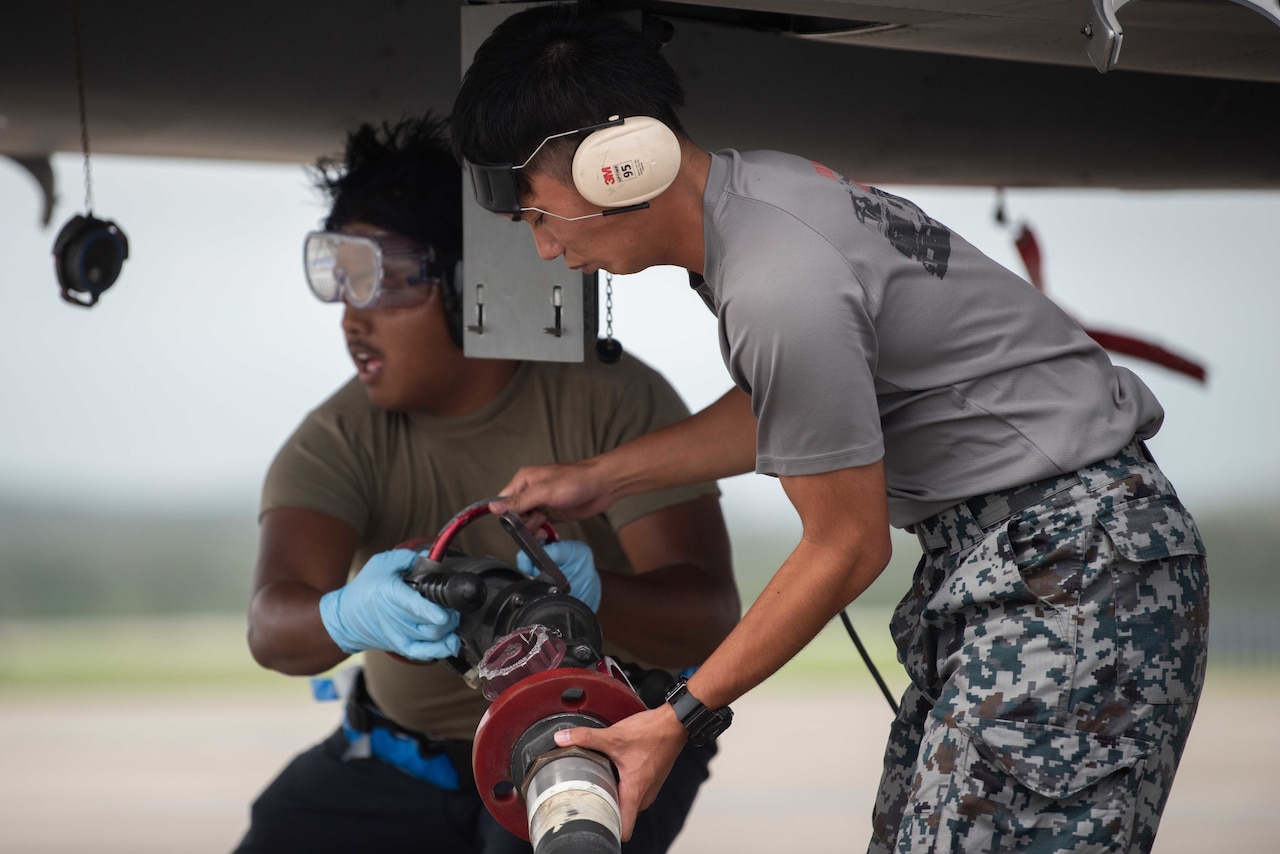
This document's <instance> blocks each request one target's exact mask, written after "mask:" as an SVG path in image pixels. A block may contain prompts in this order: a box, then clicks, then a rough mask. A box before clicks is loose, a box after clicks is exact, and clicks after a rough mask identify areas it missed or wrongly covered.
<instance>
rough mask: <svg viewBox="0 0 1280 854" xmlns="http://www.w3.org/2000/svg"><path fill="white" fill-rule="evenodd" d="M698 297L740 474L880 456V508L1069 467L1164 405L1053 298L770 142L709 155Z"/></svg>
mask: <svg viewBox="0 0 1280 854" xmlns="http://www.w3.org/2000/svg"><path fill="white" fill-rule="evenodd" d="M703 226H704V233H705V235H706V266H705V267H704V270H705V279H706V281H705V283H704V284H702V285H701V286H700V287H699V292H700V293H701V295H702V297H703V299H704V300H705V301H706V302H707V304H708V306H709V307H711V309H712V311H714V312H715V314H716V316H717V318H718V319H719V325H720V349H721V352H722V353H723V355H724V360H725V365H726V366H727V367H728V369H729V372H730V374H731V375H732V377H733V381H734V382H735V383H736V384H737V385H738V387H739V388H741V389H742V390H743V391H745V392H747V393H748V394H750V395H751V401H752V408H753V409H754V410H755V414H756V417H757V418H758V419H759V429H758V433H757V445H756V454H757V457H756V471H758V472H760V473H763V474H771V475H805V474H815V473H819V472H827V471H834V470H837V469H842V468H849V467H852V466H861V465H866V464H869V463H873V462H875V461H876V460H878V459H880V458H881V457H883V458H884V466H885V478H886V481H887V487H888V498H889V517H890V520H891V522H892V523H893V524H894V525H895V526H899V527H906V526H908V525H911V524H913V523H915V522H917V521H919V520H921V519H924V518H926V517H928V516H931V515H933V514H935V513H937V512H939V511H941V510H943V509H945V508H947V507H949V506H951V505H953V504H955V503H957V502H958V501H962V500H964V499H966V498H970V497H972V496H975V495H981V494H984V493H987V492H992V491H994V490H998V489H1006V488H1009V487H1013V486H1019V485H1021V484H1024V483H1030V482H1032V481H1036V480H1039V479H1041V478H1045V477H1050V476H1053V475H1056V474H1063V473H1066V472H1070V471H1074V470H1075V469H1077V468H1080V467H1081V466H1084V465H1088V464H1089V463H1093V462H1096V461H1098V460H1100V459H1104V458H1106V457H1108V456H1110V455H1111V454H1113V453H1114V452H1116V451H1117V450H1119V449H1120V448H1122V447H1124V446H1125V445H1126V444H1127V443H1128V442H1129V441H1130V440H1132V439H1133V438H1134V436H1135V435H1136V436H1138V437H1139V438H1143V439H1145V438H1148V437H1150V436H1152V435H1154V434H1155V432H1156V430H1158V429H1159V427H1160V423H1161V421H1162V420H1163V418H1164V411H1163V409H1162V408H1161V407H1160V404H1159V402H1158V401H1157V400H1156V399H1155V396H1154V395H1153V394H1152V393H1151V391H1150V389H1148V388H1147V387H1146V385H1144V384H1143V382H1142V381H1141V380H1140V379H1139V378H1138V377H1137V376H1136V375H1135V374H1133V373H1132V372H1131V371H1128V370H1126V369H1124V368H1118V367H1116V366H1114V365H1112V364H1111V361H1110V359H1109V358H1108V357H1107V354H1106V352H1105V351H1103V349H1102V348H1101V347H1100V346H1098V345H1097V344H1096V343H1095V342H1094V341H1093V339H1091V338H1090V337H1089V336H1088V334H1086V333H1085V331H1084V330H1083V329H1082V328H1081V327H1080V325H1079V324H1077V323H1076V322H1075V321H1073V320H1072V319H1071V318H1070V317H1069V316H1068V315H1067V314H1066V313H1065V312H1063V311H1062V310H1061V309H1060V308H1058V306H1057V305H1055V304H1054V303H1053V302H1052V301H1051V300H1049V299H1048V298H1047V297H1045V296H1044V295H1043V294H1041V293H1040V292H1039V291H1037V290H1036V289H1035V288H1034V287H1032V286H1031V285H1030V284H1028V283H1027V282H1026V281H1024V280H1023V279H1022V278H1020V277H1019V276H1017V275H1015V274H1014V273H1012V272H1011V271H1009V270H1007V269H1005V268H1004V267H1002V266H1000V265H999V264H997V263H996V262H995V261H993V260H991V259H990V258H988V257H987V256H985V255H983V254H982V253H981V252H979V251H978V250H977V249H976V248H974V247H973V246H971V245H970V244H969V243H967V242H966V241H965V240H964V239H962V238H961V237H960V236H959V235H957V234H955V233H953V232H952V231H951V230H950V229H948V228H947V227H946V226H944V225H943V224H941V223H939V222H937V221H935V220H933V219H930V218H929V217H928V216H926V215H925V213H924V212H923V211H922V210H920V208H918V207H917V206H916V205H914V204H912V203H911V202H909V201H906V200H905V199H900V198H898V197H896V196H892V195H890V194H888V193H885V192H882V191H880V190H877V189H875V188H872V187H865V186H862V185H859V184H857V183H854V182H851V181H849V180H848V179H846V178H844V177H842V176H840V175H837V174H836V173H834V172H832V171H831V170H830V169H828V168H826V167H825V166H822V165H820V164H818V163H814V162H812V161H809V160H805V159H804V158H801V157H796V156H793V155H789V154H782V153H779V152H775V151H753V152H737V151H732V150H725V151H720V152H717V153H715V154H714V155H713V156H712V161H711V171H710V174H709V176H708V179H707V188H706V193H705V195H704V197H703Z"/></svg>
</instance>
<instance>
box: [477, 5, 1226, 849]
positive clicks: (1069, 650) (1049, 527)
mask: <svg viewBox="0 0 1280 854" xmlns="http://www.w3.org/2000/svg"><path fill="white" fill-rule="evenodd" d="M584 81H589V83H590V85H589V86H587V85H582V84H583V83H584ZM682 102H683V93H682V91H681V87H680V83H679V80H678V79H677V78H676V76H675V73H674V72H673V70H672V69H671V68H670V66H669V65H668V64H667V63H666V62H665V61H664V60H663V59H662V58H661V56H660V55H659V53H658V49H657V47H656V46H655V45H653V44H652V43H650V42H649V41H648V40H647V38H646V37H645V36H643V35H642V34H640V33H639V32H638V31H636V30H633V29H631V28H629V27H627V26H625V25H623V24H621V23H618V22H616V21H613V20H611V19H609V18H607V17H604V16H601V15H598V14H595V13H592V12H591V11H590V10H587V9H580V8H577V7H573V6H569V7H564V6H561V7H542V8H535V9H530V10H528V11H525V12H521V13H519V14H517V15H514V16H512V17H511V18H510V19H508V21H507V22H506V23H504V24H503V25H501V26H499V27H498V28H497V29H496V30H495V31H494V33H493V34H492V35H491V36H490V38H489V39H488V40H487V41H486V42H485V43H484V44H483V45H482V46H481V48H480V49H479V50H478V51H477V53H476V55H475V58H474V61H473V64H472V66H471V69H470V70H469V71H468V72H467V75H466V77H465V79H464V81H463V86H462V89H461V92H460V93H459V96H458V99H457V101H456V103H455V105H454V126H453V133H454V147H455V151H456V152H457V153H458V154H459V155H460V156H461V157H462V158H463V159H464V160H465V161H466V162H467V164H468V167H469V169H470V172H471V175H472V179H473V183H474V188H475V192H476V198H477V201H479V203H480V204H482V205H483V206H485V207H486V208H488V209H489V210H491V211H493V212H495V213H497V214H501V215H505V216H509V217H513V218H516V219H520V220H523V221H527V222H528V223H529V225H530V228H531V229H532V233H533V237H534V243H535V245H536V247H537V249H538V252H539V254H540V255H541V256H542V257H543V258H546V259H552V258H556V257H560V256H563V257H564V260H565V263H566V264H567V265H568V266H569V267H570V268H571V269H581V270H583V271H584V272H588V273H590V272H593V271H595V270H597V269H607V270H609V271H611V272H614V273H633V272H637V271H639V270H642V269H645V268H647V267H650V266H654V265H659V264H674V265H679V266H682V267H685V268H686V269H688V270H689V271H690V273H691V278H692V279H693V282H694V284H695V286H696V287H697V289H698V291H699V293H700V295H701V296H702V298H703V299H704V301H705V302H706V303H707V305H708V306H709V307H710V308H711V309H712V310H713V311H714V312H715V313H716V316H717V318H718V321H719V328H720V342H721V349H722V353H723V356H724V360H725V364H726V366H727V367H728V369H729V372H730V374H731V375H732V377H733V380H734V383H735V384H736V386H737V389H735V390H733V391H731V392H729V393H728V394H727V395H725V397H723V398H722V399H721V400H720V401H718V402H717V403H715V404H713V405H712V406H710V407H708V408H707V409H706V410H704V411H703V412H700V413H698V414H696V415H694V416H692V417H691V418H689V419H687V420H686V421H683V422H680V423H678V424H676V425H673V426H672V427H669V428H667V429H665V430H662V431H659V432H657V433H654V434H650V435H649V436H646V437H643V438H640V439H638V440H636V441H633V442H631V443H628V444H626V445H623V446H621V447H619V448H617V449H615V450H613V451H610V452H609V453H606V454H603V455H601V456H598V457H595V458H592V459H589V460H586V461H584V462H582V463H578V464H573V465H569V466H535V467H526V468H523V469H521V470H520V471H518V472H517V473H516V474H515V475H514V477H513V478H512V479H511V481H510V483H509V484H508V485H507V487H506V488H505V489H504V490H503V493H502V494H503V495H505V496H509V498H508V500H507V502H506V504H507V506H508V507H510V508H512V509H515V510H517V511H520V512H522V513H534V514H537V513H540V512H546V513H549V514H551V515H553V516H557V517H567V518H578V517H580V516H582V515H584V514H586V513H594V512H598V511H599V510H600V509H601V508H603V507H606V506H609V505H610V504H611V503H612V502H613V501H616V500H618V499H619V498H620V497H622V496H624V495H630V494H634V493H636V492H641V491H644V490H648V489H654V488H659V487H663V486H668V485H670V484H673V483H681V482H687V481H690V480H700V479H709V478H715V477H724V476H728V475H732V474H737V473H740V472H745V471H750V470H752V468H754V470H755V471H757V472H760V473H763V474H770V475H774V476H776V477H778V478H779V479H780V481H781V483H782V486H783V488H784V490H785V491H786V493H787V495H788V497H789V498H790V500H791V501H792V503H793V504H794V506H795V507H796V510H797V511H798V513H799V515H800V517H801V520H802V522H803V525H804V535H803V538H802V540H801V542H800V543H799V544H798V545H797V546H796V548H795V550H794V552H793V553H792V554H791V556H790V557H789V558H788V559H787V560H786V561H785V562H784V563H783V565H782V567H781V568H780V569H779V570H778V571H777V573H776V574H775V576H774V578H773V580H772V581H771V583H770V584H769V586H768V587H767V588H766V589H765V591H764V592H763V594H762V595H761V596H760V598H759V599H758V600H757V601H756V603H755V604H754V605H753V606H752V607H751V609H750V610H749V611H748V612H747V614H746V616H745V617H744V618H743V620H742V622H741V623H740V624H739V626H738V628H737V629H735V630H734V632H733V633H732V634H730V636H729V637H728V638H727V639H726V640H725V641H724V643H722V644H721V646H720V647H719V649H718V650H717V651H716V652H715V653H714V654H713V655H712V656H711V658H709V659H708V660H707V662H706V664H705V665H704V666H703V667H702V669H700V670H699V671H698V672H697V673H696V674H695V675H694V676H693V677H691V678H690V679H689V680H688V683H687V684H686V685H685V686H683V688H681V689H680V690H678V691H677V692H675V693H673V695H672V696H671V698H670V703H669V706H667V707H660V708H658V709H655V710H652V711H647V712H642V713H640V714H638V715H635V716H633V717H631V718H628V719H626V720H624V721H621V722H619V723H618V724H616V725H614V726H613V727H610V728H608V729H597V730H591V729H578V730H572V731H569V732H567V733H561V734H560V735H559V736H558V738H559V739H561V740H560V743H561V744H570V743H572V744H575V745H580V746H582V747H585V748H588V749H595V750H601V751H603V752H605V753H607V754H609V756H610V757H611V758H612V759H613V760H614V762H615V764H616V765H617V767H618V770H619V774H620V778H621V786H620V790H621V794H622V805H621V806H622V810H623V813H624V818H623V820H624V833H626V832H629V828H630V826H631V823H632V822H633V821H634V819H635V815H636V813H637V811H639V810H641V809H643V808H645V807H646V806H647V805H648V804H649V803H650V802H652V800H653V798H654V795H655V793H656V791H657V790H658V788H659V787H660V786H661V784H662V781H663V779H664V777H665V775H666V773H667V769H668V768H669V767H670V764H671V761H672V760H673V758H674V757H675V756H676V754H677V752H678V751H679V749H680V747H681V746H682V745H683V744H684V743H685V741H686V739H691V740H693V741H695V742H699V741H706V740H708V739H710V738H714V736H715V735H716V734H718V732H719V731H720V730H722V729H723V727H724V726H726V725H727V721H728V719H729V718H728V715H727V713H725V712H724V711H722V710H723V709H725V708H726V707H727V705H728V704H729V703H730V702H732V701H733V700H735V699H736V698H737V697H739V696H741V695H742V694H744V693H745V692H746V691H748V690H750V689H751V688H752V687H754V686H755V685H757V684H758V683H760V682H761V681H763V680H764V679H766V678H767V677H768V676H769V675H770V674H772V673H773V672H774V671H776V670H777V669H778V668H779V667H781V666H782V665H783V664H784V663H785V662H786V661H787V660H789V659H790V658H791V657H792V656H793V655H795V653H796V652H798V651H799V650H800V649H801V648H803V646H804V645H805V644H806V643H808V642H809V641H810V640H811V639H812V638H813V636H814V635H815V634H816V633H817V632H818V631H819V630H820V629H821V628H822V627H823V626H824V625H825V624H826V623H827V622H828V621H829V620H830V619H831V618H832V617H833V616H835V615H836V614H837V613H839V612H840V610H841V609H842V608H844V607H845V606H846V605H847V604H848V603H849V602H850V601H852V600H853V599H855V598H856V597H857V596H858V595H859V594H861V593H862V592H863V591H864V590H865V589H866V588H867V587H868V586H869V585H870V584H871V583H872V581H874V580H875V578H876V577H877V576H878V575H879V573H880V572H881V571H882V570H883V569H884V567H885V565H886V563H887V561H888V558H889V553H890V544H889V527H890V525H893V526H897V527H902V528H906V529H908V530H911V531H914V532H915V533H916V534H917V535H918V536H919V538H920V542H921V547H922V549H923V551H924V555H923V557H922V559H921V562H920V565H919V567H918V568H917V570H916V574H915V577H914V579H913V583H912V588H911V590H910V591H909V592H908V593H907V594H906V596H904V598H903V599H902V602H901V603H900V605H899V606H898V608H897V610H896V612H895V614H894V618H893V622H892V627H891V628H892V632H893V635H894V638H895V641H896V643H897V644H898V649H899V658H900V660H901V661H902V662H903V664H904V666H905V667H906V669H907V672H908V674H909V675H910V677H911V685H910V687H909V688H908V689H907V692H906V695H905V696H904V697H903V700H902V703H901V712H900V714H899V715H898V717H897V719H896V721H895V722H894V725H893V728H892V731H891V733H890V738H889V744H888V746H887V749H886V754H885V767H884V776H883V779H882V785H881V790H880V794H879V797H878V800H877V804H876V806H875V812H874V836H873V839H872V842H871V849H870V850H872V851H875V852H881V851H899V852H923V851H933V850H942V849H945V850H956V851H975V852H976V851H991V850H1005V849H1015V848H1016V849H1034V850H1037V851H1041V850H1043V851H1058V850H1061V851H1068V850H1069V851H1077V852H1078V851H1126V852H1127V851H1149V850H1150V848H1151V845H1152V843H1153V841H1154V838H1155V833H1156V828H1157V826H1158V823H1159V816H1160V812H1161V810H1162V809H1163V806H1164V803H1165V801H1166V799H1167V797H1168V792H1169V788H1170V786H1171V784H1172V781H1173V777H1174V773H1175V771H1176V769H1177V765H1178V761H1179V758H1180V756H1181V753H1182V749H1183V746H1184V745H1185V741H1186V738H1187V735H1188V733H1189V730H1190V727H1191V722H1192V719H1193V717H1194V714H1195V708H1196V703H1197V700H1198V698H1199V695H1200V690H1201V687H1202V685H1203V680H1204V666H1205V655H1206V646H1205V640H1206V634H1207V627H1208V581H1207V575H1206V562H1205V558H1204V554H1205V549H1204V545H1203V543H1202V542H1201V539H1200V536H1199V534H1198V532H1197V531H1196V528H1195V523H1194V522H1193V520H1192V519H1191V517H1190V515H1189V514H1188V513H1187V511H1186V509H1185V508H1184V507H1183V506H1182V504H1181V502H1180V501H1179V500H1178V498H1177V496H1176V494H1175V493H1174V491H1173V489H1172V487H1171V486H1170V485H1169V483H1168V481H1167V480H1166V479H1165V478H1164V476H1163V474H1161V472H1160V470H1159V468H1158V467H1157V466H1156V464H1155V462H1154V461H1153V459H1152V458H1151V455H1150V454H1149V453H1148V451H1147V449H1146V446H1145V444H1144V441H1143V440H1145V439H1147V438H1149V437H1151V436H1152V435H1154V433H1155V432H1156V430H1157V429H1158V428H1159V426H1160V423H1161V421H1162V419H1163V410H1162V409H1161V407H1160V405H1159V403H1158V402H1157V401H1156V399H1155V398H1154V396H1153V395H1152V394H1151V392H1150V390H1149V389H1147V387H1146V386H1145V385H1144V384H1143V383H1142V382H1141V380H1139V379H1138V377H1137V376H1135V375H1134V374H1132V373H1131V372H1129V371H1127V370H1124V369H1121V368H1117V367H1115V366H1113V365H1112V364H1111V362H1110V360H1109V359H1108V358H1107V356H1106V353H1105V352H1104V351H1103V350H1102V349H1101V348H1100V347H1099V346H1098V345H1097V344H1095V343H1094V342H1093V341H1092V340H1091V339H1090V338H1089V337H1088V335H1087V334H1086V333H1085V332H1084V331H1083V330H1082V329H1081V328H1080V327H1079V326H1078V325H1077V324H1076V323H1074V322H1073V321H1072V320H1071V319H1070V318H1069V317H1067V316H1066V315H1065V314H1064V313H1063V312H1062V311H1060V310H1059V309H1058V308H1057V307H1056V306H1054V305H1053V304H1052V303H1051V302H1050V301H1049V300H1047V299H1046V298H1045V297H1044V296H1042V295H1041V294H1039V293H1038V292H1037V291H1036V290H1035V289H1034V288H1032V287H1031V286H1030V285H1027V284H1026V283H1025V282H1023V281H1022V280H1021V279H1019V278H1018V277H1017V276H1015V275H1014V274H1012V273H1010V272H1009V271H1008V270H1005V269H1004V268H1002V267H1001V266H1000V265H998V264H996V263H995V262H993V261H991V260H990V259H988V258H986V257H985V256H984V255H982V254H981V253H980V252H978V251H977V250H976V249H975V248H974V247H973V246H971V245H969V244H968V243H967V242H966V241H964V240H963V239H962V238H960V237H959V236H958V235H956V234H954V233H952V232H951V231H950V230H949V229H948V228H947V227H946V226H945V225H943V224H941V223H939V222H936V221H934V220H932V219H931V218H929V217H928V216H927V215H926V214H925V213H924V212H923V211H921V210H920V209H919V208H917V207H916V206H915V205H913V204H911V203H910V202H907V201H905V200H903V199H899V198H896V197H894V196H891V195H889V194H887V193H883V192H881V191H879V190H876V189H874V188H871V187H866V186H862V185H859V184H857V183H856V182H853V181H850V180H848V179H847V178H844V177H842V176H840V175H838V174H836V173H834V172H833V171H832V170H830V169H828V168H826V167H825V166H822V165H821V164H818V163H814V162H812V161H809V160H806V159H804V158H801V157H795V156H792V155H787V154H780V153H777V152H738V151H732V150H725V151H719V152H715V153H711V152H707V151H704V150H701V149H699V148H698V147H697V146H696V145H695V144H694V143H693V142H692V141H691V140H690V139H689V137H688V136H687V134H685V132H684V130H683V128H682V126H681V124H680V121H679V118H678V117H677V116H676V114H675V108H676V107H677V106H679V105H681V104H682Z"/></svg>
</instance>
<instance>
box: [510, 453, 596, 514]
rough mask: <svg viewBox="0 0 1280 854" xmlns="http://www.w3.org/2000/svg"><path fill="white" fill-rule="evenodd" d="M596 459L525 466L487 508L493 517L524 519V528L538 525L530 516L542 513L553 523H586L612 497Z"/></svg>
mask: <svg viewBox="0 0 1280 854" xmlns="http://www.w3.org/2000/svg"><path fill="white" fill-rule="evenodd" d="M597 460H598V458H592V459H588V460H582V461H580V462H576V463H565V464H563V465H545V466H525V467H524V468H522V469H520V470H519V471H517V472H516V473H515V476H514V477H512V478H511V482H510V483H508V484H507V485H506V486H505V487H503V488H502V491H501V492H500V493H498V495H499V496H500V498H499V500H498V501H495V502H494V503H493V504H491V505H490V509H491V510H493V512H495V513H502V512H504V511H506V510H511V511H514V512H515V513H517V514H519V515H521V516H524V517H525V520H526V524H528V525H529V527H530V528H531V529H533V528H535V527H536V526H535V525H533V524H530V523H531V522H534V521H537V522H538V524H539V525H540V524H541V523H540V521H539V520H536V519H530V518H529V514H531V513H535V512H544V513H545V514H546V515H547V516H548V517H549V518H551V519H552V520H553V521H564V520H570V519H585V518H587V517H588V516H594V515H596V514H597V513H603V512H604V511H605V510H608V509H609V507H610V506H612V504H613V502H614V500H615V497H614V496H612V495H609V494H608V484H607V482H606V480H605V478H604V476H603V474H602V472H601V466H600V465H599V463H598V462H597Z"/></svg>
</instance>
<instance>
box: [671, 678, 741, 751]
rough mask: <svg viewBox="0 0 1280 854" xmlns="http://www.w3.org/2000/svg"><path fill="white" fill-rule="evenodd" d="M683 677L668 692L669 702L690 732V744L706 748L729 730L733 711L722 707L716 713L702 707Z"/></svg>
mask: <svg viewBox="0 0 1280 854" xmlns="http://www.w3.org/2000/svg"><path fill="white" fill-rule="evenodd" d="M685 681H686V680H685V678H684V677H683V676H682V677H680V678H679V679H677V680H676V684H675V685H672V686H671V690H670V691H668V692H667V702H668V703H670V704H671V708H672V709H674V710H675V713H676V717H677V718H678V719H679V720H680V723H681V724H682V725H683V726H684V728H685V729H686V730H688V731H689V743H690V744H692V745H693V746H694V747H705V746H707V745H708V744H710V743H711V742H713V741H715V740H716V738H717V737H718V736H719V735H720V733H722V732H724V731H725V730H727V729H728V728H729V724H731V723H732V722H733V709H731V708H729V707H728V706H722V707H721V708H719V709H715V710H714V711H713V710H711V709H708V708H707V707H706V706H704V705H702V701H701V700H699V699H698V698H697V697H695V696H693V695H692V694H690V693H689V687H688V686H687V685H686V684H685Z"/></svg>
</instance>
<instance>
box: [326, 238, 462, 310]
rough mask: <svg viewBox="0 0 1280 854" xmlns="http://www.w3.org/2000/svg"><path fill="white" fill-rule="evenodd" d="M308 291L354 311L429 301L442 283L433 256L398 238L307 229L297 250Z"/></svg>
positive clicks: (404, 306)
mask: <svg viewBox="0 0 1280 854" xmlns="http://www.w3.org/2000/svg"><path fill="white" fill-rule="evenodd" d="M302 261H303V268H304V269H305V271H306V274H307V285H308V286H309V287H310V288H311V292H312V293H313V294H315V295H316V297H317V298H318V299H320V300H321V301H323V302H344V301H345V302H346V303H347V304H348V305H352V306H355V307H356V308H406V307H409V306H415V305H423V304H425V303H428V302H430V301H431V300H432V299H433V298H434V297H435V295H436V294H437V293H438V292H439V289H440V287H441V286H442V285H443V281H444V276H443V270H442V269H441V266H440V265H439V264H438V263H437V262H436V259H435V252H434V251H433V250H432V249H431V248H429V247H428V248H426V249H424V248H423V247H421V246H419V245H417V244H415V243H412V242H411V241H408V240H404V239H402V238H397V237H391V236H379V237H362V236H358V235H355V234H342V233H339V232H334V231H312V232H310V233H308V234H307V238H306V241H305V242H304V243H303V250H302Z"/></svg>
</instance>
